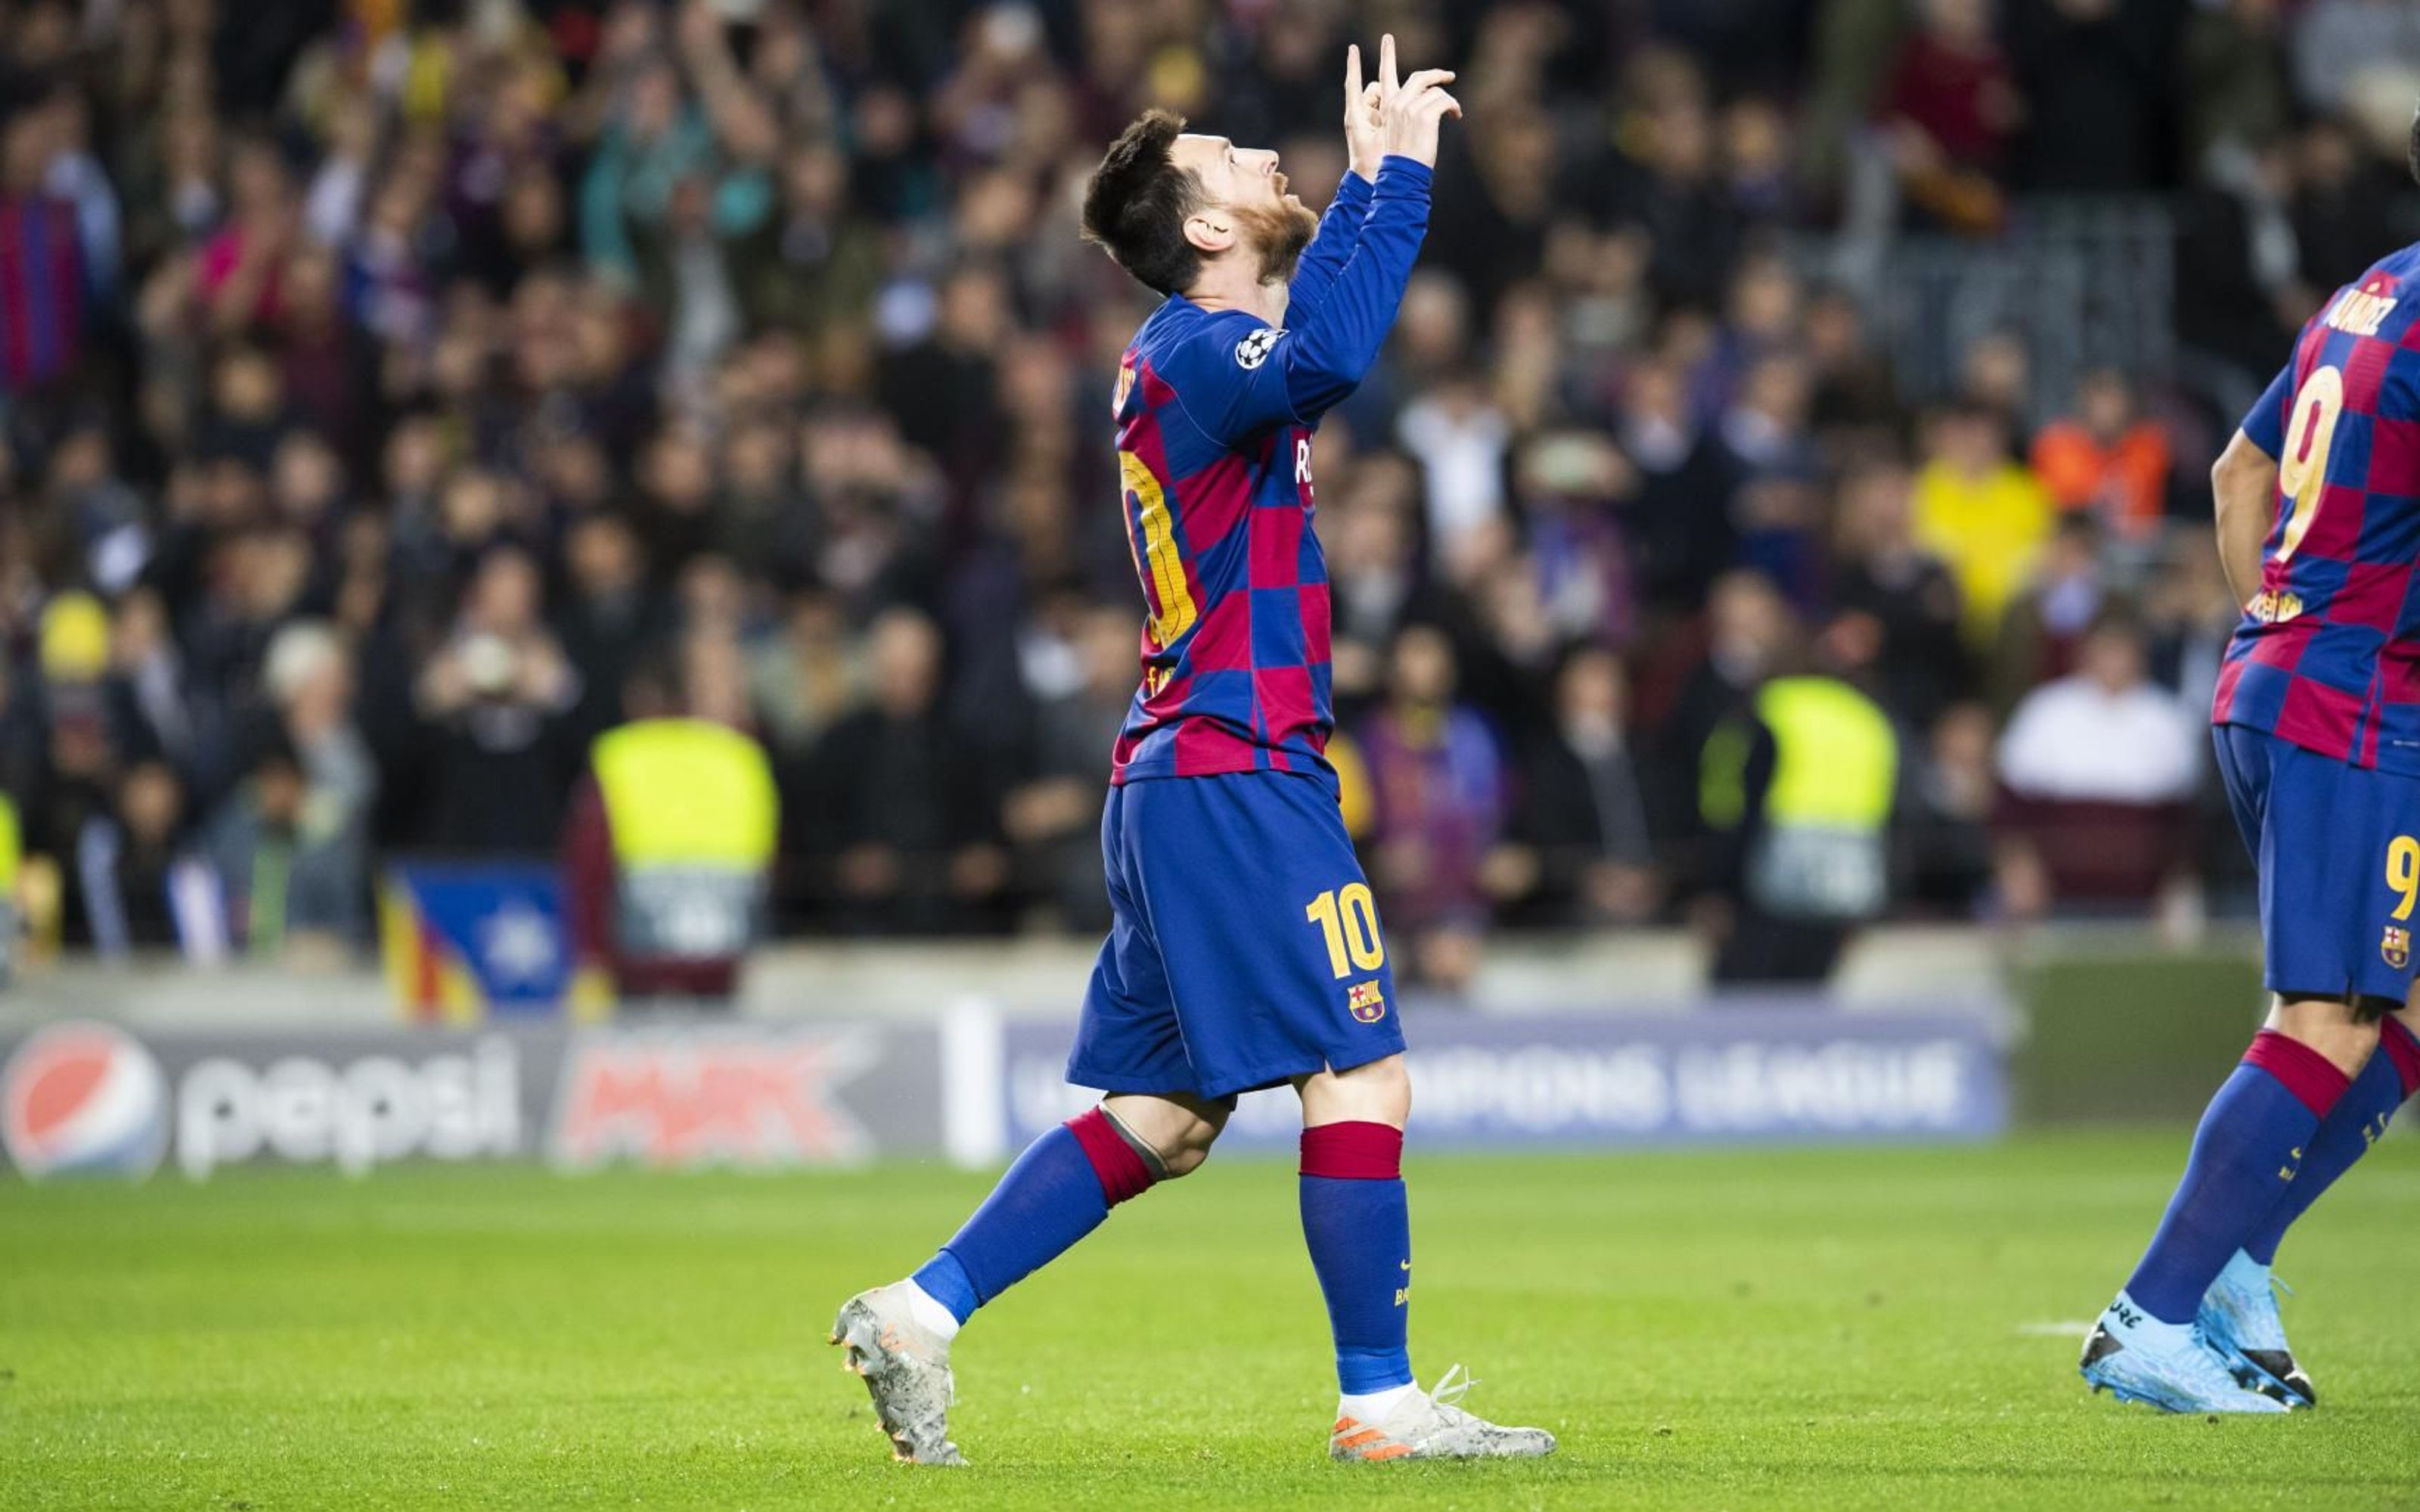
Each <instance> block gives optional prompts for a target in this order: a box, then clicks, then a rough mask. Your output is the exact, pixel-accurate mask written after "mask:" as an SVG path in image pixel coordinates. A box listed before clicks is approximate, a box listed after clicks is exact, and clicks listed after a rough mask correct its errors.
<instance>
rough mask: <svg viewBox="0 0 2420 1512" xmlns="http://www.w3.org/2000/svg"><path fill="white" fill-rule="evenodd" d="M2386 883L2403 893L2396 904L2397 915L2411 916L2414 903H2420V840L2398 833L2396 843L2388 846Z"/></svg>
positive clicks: (2397, 916) (2399, 916)
mask: <svg viewBox="0 0 2420 1512" xmlns="http://www.w3.org/2000/svg"><path fill="white" fill-rule="evenodd" d="M2386 885H2387V886H2388V887H2392V888H2394V889H2395V890H2396V891H2397V892H2399V893H2401V894H2403V901H2402V902H2401V903H2397V904H2396V905H2395V917H2396V918H2411V917H2412V904H2413V903H2420V840H2413V839H2412V837H2411V836H2409V835H2397V836H2396V837H2395V843H2394V844H2392V845H2389V846H2388V847H2386Z"/></svg>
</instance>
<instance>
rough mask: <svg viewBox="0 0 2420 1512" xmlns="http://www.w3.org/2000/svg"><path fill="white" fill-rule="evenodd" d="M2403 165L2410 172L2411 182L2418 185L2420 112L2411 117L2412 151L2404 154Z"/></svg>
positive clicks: (2419, 177) (2419, 180)
mask: <svg viewBox="0 0 2420 1512" xmlns="http://www.w3.org/2000/svg"><path fill="white" fill-rule="evenodd" d="M2403 161H2404V164H2405V165H2406V166H2407V167H2409V168H2410V169H2411V170H2412V182H2413V183H2420V111H2415V112H2413V113H2412V150H2411V151H2410V152H2409V153H2407V154H2405V156H2404V159H2403Z"/></svg>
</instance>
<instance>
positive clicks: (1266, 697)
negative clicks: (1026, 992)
mask: <svg viewBox="0 0 2420 1512" xmlns="http://www.w3.org/2000/svg"><path fill="white" fill-rule="evenodd" d="M1429 178H1430V175H1429V170H1428V169H1427V168H1426V167H1425V166H1423V165H1421V164H1420V163H1418V162H1413V161H1411V160H1409V159H1406V158H1388V159H1387V160H1386V162H1385V163H1384V164H1383V165H1382V166H1381V167H1380V169H1379V171H1378V176H1377V179H1376V181H1375V183H1369V182H1365V181H1364V180H1362V179H1361V178H1359V177H1357V176H1354V175H1349V174H1348V175H1347V176H1346V177H1345V179H1344V181H1343V183H1342V186H1340V188H1339V189H1338V191H1337V195H1336V199H1335V201H1334V202H1333V203H1332V204H1331V205H1330V206H1329V207H1328V208H1327V212H1326V214H1325V215H1324V216H1322V217H1321V220H1320V225H1319V231H1318V234H1317V235H1316V236H1315V237H1314V238H1313V239H1312V240H1311V245H1310V246H1309V247H1308V248H1307V249H1305V251H1304V253H1303V255H1302V259H1301V261H1300V263H1299V264H1298V265H1297V267H1296V270H1295V277H1294V280H1293V282H1292V283H1291V285H1289V286H1288V298H1287V305H1286V313H1285V316H1284V320H1285V324H1284V325H1283V326H1282V327H1276V326H1271V325H1269V324H1268V323H1267V322H1265V321H1264V320H1262V319H1261V318H1259V317H1258V316H1253V315H1250V314H1248V313H1246V312H1242V311H1233V310H1221V311H1212V310H1205V309H1203V308H1202V307H1201V306H1200V305H1197V304H1195V303H1193V302H1192V301H1189V300H1187V299H1186V298H1185V297H1184V296H1182V295H1173V296H1171V297H1170V298H1169V299H1168V300H1167V301H1165V302H1163V303H1162V304H1161V305H1160V307H1159V308H1158V309H1157V310H1156V311H1154V312H1153V313H1152V316H1151V317H1150V318H1149V319H1147V320H1145V321H1144V322H1143V324H1142V328H1141V329H1140V331H1138V332H1136V333H1135V338H1134V342H1133V344H1132V345H1131V346H1130V347H1127V349H1126V352H1125V357H1124V359H1123V360H1122V362H1121V363H1120V364H1119V369H1118V378H1117V388H1116V392H1115V396H1114V400H1113V404H1114V409H1115V416H1116V422H1117V443H1118V464H1119V472H1120V477H1121V483H1122V487H1121V498H1122V503H1123V507H1124V510H1125V527H1126V533H1127V538H1128V541H1129V543H1130V545H1131V546H1132V547H1133V549H1134V557H1135V569H1136V574H1137V576H1138V578H1139V579H1140V581H1141V585H1142V593H1143V599H1144V607H1145V613H1146V619H1145V622H1144V625H1143V631H1142V650H1141V663H1142V665H1141V674H1142V676H1141V686H1140V687H1139V688H1138V689H1137V691H1136V693H1135V698H1134V702H1133V705H1132V707H1131V708H1130V709H1129V710H1128V711H1127V715H1126V720H1125V728H1124V729H1123V730H1122V731H1121V732H1120V733H1119V734H1118V738H1117V744H1116V746H1115V748H1114V749H1113V750H1112V752H1111V773H1110V782H1111V784H1112V787H1111V791H1110V795H1109V805H1108V808H1107V810H1106V812H1105V813H1104V815H1103V818H1102V836H1101V838H1102V853H1103V859H1104V863H1105V865H1106V867H1107V869H1108V872H1109V898H1110V903H1111V905H1112V908H1113V910H1114V914H1115V919H1114V923H1113V926H1112V929H1111V932H1110V935H1109V940H1108V942H1107V943H1105V944H1104V945H1103V946H1102V949H1101V958H1100V962H1099V964H1098V965H1097V966H1096V967H1095V969H1094V976H1093V983H1092V988H1091V990H1090V991H1089V992H1088V993H1087V995H1086V999H1085V1006H1084V1022H1083V1026H1082V1027H1081V1028H1080V1029H1079V1031H1078V1036H1077V1041H1076V1049H1075V1053H1074V1056H1073V1057H1072V1058H1071V1060H1070V1063H1069V1067H1068V1079H1069V1080H1071V1081H1074V1082H1076V1083H1078V1084H1079V1085H1083V1086H1088V1087H1097V1088H1103V1089H1105V1090H1109V1091H1124V1092H1190V1093H1194V1094H1196V1095H1200V1096H1203V1097H1213V1098H1216V1097H1224V1096H1227V1095H1230V1094H1232V1093H1235V1092H1240V1091H1244V1090H1247V1089H1249V1088H1254V1087H1262V1086H1270V1085H1275V1084H1277V1083H1280V1082H1282V1081H1285V1080H1287V1079H1289V1078H1291V1077H1294V1076H1296V1075H1303V1074H1307V1073H1310V1072H1316V1071H1319V1070H1320V1069H1322V1068H1323V1067H1333V1068H1335V1069H1337V1070H1345V1069H1348V1068H1350V1067H1353V1066H1357V1065H1361V1064H1364V1063H1366V1062H1368V1061H1372V1060H1376V1059H1379V1058H1382V1057H1386V1056H1389V1055H1393V1054H1396V1053H1397V1052H1399V1051H1401V1050H1402V1049H1403V1036H1402V1032H1401V1030H1400V1029H1399V1027H1398V1026H1397V1023H1398V1021H1397V1015H1396V1014H1395V1013H1394V1012H1393V1011H1392V1001H1393V997H1394V981H1393V977H1392V974H1391V971H1390V969H1389V968H1388V965H1387V964H1386V956H1385V943H1384V940H1383V938H1382V937H1381V935H1380V933H1379V930H1378V921H1377V914H1376V910H1375V908H1374V907H1373V904H1372V903H1371V901H1370V888H1369V885H1368V883H1367V882H1366V881H1365V880H1364V878H1363V876H1362V873H1361V868H1360V865H1359V863H1358V862H1357V860H1356V859H1355V857H1354V855H1353V844H1352V841H1351V839H1350V838H1349V837H1348V836H1347V835H1346V834H1345V832H1344V825H1343V821H1342V816H1341V815H1340V814H1339V812H1338V810H1337V805H1336V775H1335V772H1334V769H1333V768H1332V767H1330V766H1329V765H1328V763H1327V757H1326V747H1327V738H1328V734H1329V733H1330V732H1331V730H1332V729H1333V728H1334V723H1335V716H1334V711H1333V707H1332V704H1331V702H1330V693H1329V668H1328V600H1327V568H1326V562H1325V560H1324V558H1323V557H1322V556H1321V554H1320V548H1319V538H1318V535H1317V534H1316V532H1314V531H1313V529H1312V516H1313V499H1312V491H1311V436H1312V433H1313V431H1314V430H1316V429H1317V427H1318V424H1319V420H1320V417H1321V416H1322V415H1323V414H1325V413H1326V411H1327V409H1329V408H1330V407H1331V406H1333V405H1335V404H1336V403H1337V402H1338V401H1339V400H1341V399H1342V398H1343V397H1344V396H1345V395H1347V394H1349V393H1352V392H1353V390H1354V388H1355V387H1356V386H1357V384H1358V383H1359V382H1360V381H1361V378H1362V375H1364V374H1365V373H1367V372H1368V371H1369V368H1370V365H1371V363H1373V362H1374V361H1375V360H1376V358H1377V354H1378V348H1379V347H1380V346H1381V345H1382V344H1383V343H1384V341H1385V340H1386V336H1387V332H1388V328H1389V327H1390V326H1391V325H1392V324H1393V322H1394V316H1395V309H1396V306H1397V305H1398V304H1399V303H1400V302H1401V301H1402V299H1403V292H1404V282H1405V280H1406V279H1408V278H1409V276H1410V274H1411V270H1412V264H1413V261H1414V259H1415V258H1416V257H1417V255H1419V245H1420V241H1421V239H1422V237H1423V236H1424V235H1425V234H1426V231H1427V227H1428V210H1429Z"/></svg>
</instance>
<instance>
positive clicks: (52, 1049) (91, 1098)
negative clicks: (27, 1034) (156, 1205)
mask: <svg viewBox="0 0 2420 1512" xmlns="http://www.w3.org/2000/svg"><path fill="white" fill-rule="evenodd" d="M0 1142H5V1143H6V1144H7V1145H8V1158H9V1159H10V1160H12V1161H14V1162H16V1165H17V1168H18V1169H19V1170H21V1171H23V1172H24V1173H25V1174H26V1175H27V1176H28V1177H32V1178H35V1179H37V1180H39V1179H40V1178H42V1177H45V1176H56V1175H69V1174H84V1173H92V1174H96V1175H103V1176H122V1177H126V1178H128V1179H130V1180H141V1179H142V1178H144V1177H146V1176H148V1175H150V1174H151V1172H152V1170H153V1169H154V1168H155V1167H156V1166H158V1165H159V1164H160V1158H161V1156H163V1154H165V1153H166V1152H167V1148H168V1088H167V1081H166V1078H164V1077H163V1076H162V1075H161V1073H160V1063H159V1062H158V1061H156V1060H154V1059H152V1058H151V1053H150V1052H149V1051H147V1050H146V1049H144V1048H143V1046H142V1045H141V1044H140V1043H138V1042H137V1041H135V1039H134V1037H133V1036H132V1035H130V1034H127V1033H126V1032H125V1031H124V1030H122V1029H116V1028H113V1027H111V1026H108V1025H106V1024H93V1023H69V1024H54V1025H52V1026H50V1027H48V1028H45V1029H42V1030H40V1031H39V1032H38V1033H36V1034H35V1035H34V1036H33V1037H32V1038H31V1039H29V1040H27V1041H25V1042H24V1043H23V1044H22V1045H20V1046H18V1048H17V1053H16V1054H15V1055H14V1056H11V1057H9V1059H8V1069H7V1071H5V1072H0Z"/></svg>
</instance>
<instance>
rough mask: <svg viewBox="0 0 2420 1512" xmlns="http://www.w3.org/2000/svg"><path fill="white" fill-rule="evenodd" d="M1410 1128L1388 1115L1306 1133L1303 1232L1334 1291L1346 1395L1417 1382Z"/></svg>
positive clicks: (1324, 1290) (1324, 1284) (1331, 1321)
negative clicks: (1410, 1338) (1407, 1187)
mask: <svg viewBox="0 0 2420 1512" xmlns="http://www.w3.org/2000/svg"><path fill="white" fill-rule="evenodd" d="M1403 1158H1404V1133H1403V1131H1402V1130H1400V1129H1394V1128H1389V1127H1388V1126H1387V1125H1386V1124H1383V1123H1325V1124H1321V1125H1320V1126H1319V1127H1317V1128H1315V1129H1305V1130H1304V1131H1303V1132H1302V1237H1303V1242H1304V1243H1305V1244H1307V1245H1309V1246H1310V1249H1311V1269H1312V1270H1314V1271H1316V1272H1318V1273H1319V1289H1320V1293H1321V1295H1323V1296H1325V1297H1326V1299H1327V1326H1328V1329H1329V1331H1330V1332H1331V1333H1332V1334H1333V1335H1335V1339H1336V1381H1337V1385H1338V1387H1339V1389H1340V1390H1342V1392H1343V1394H1344V1395H1345V1396H1367V1395H1369V1394H1370V1393H1373V1392H1381V1391H1386V1390H1388V1389H1389V1388H1392V1387H1395V1386H1408V1385H1410V1384H1411V1382H1412V1354H1411V1350H1410V1348H1409V1347H1408V1345H1407V1343H1406V1331H1407V1328H1408V1324H1409V1319H1410V1313H1411V1300H1412V1216H1411V1209H1410V1206H1409V1205H1408V1204H1407V1203H1406V1202H1405V1200H1404V1178H1403Z"/></svg>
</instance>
